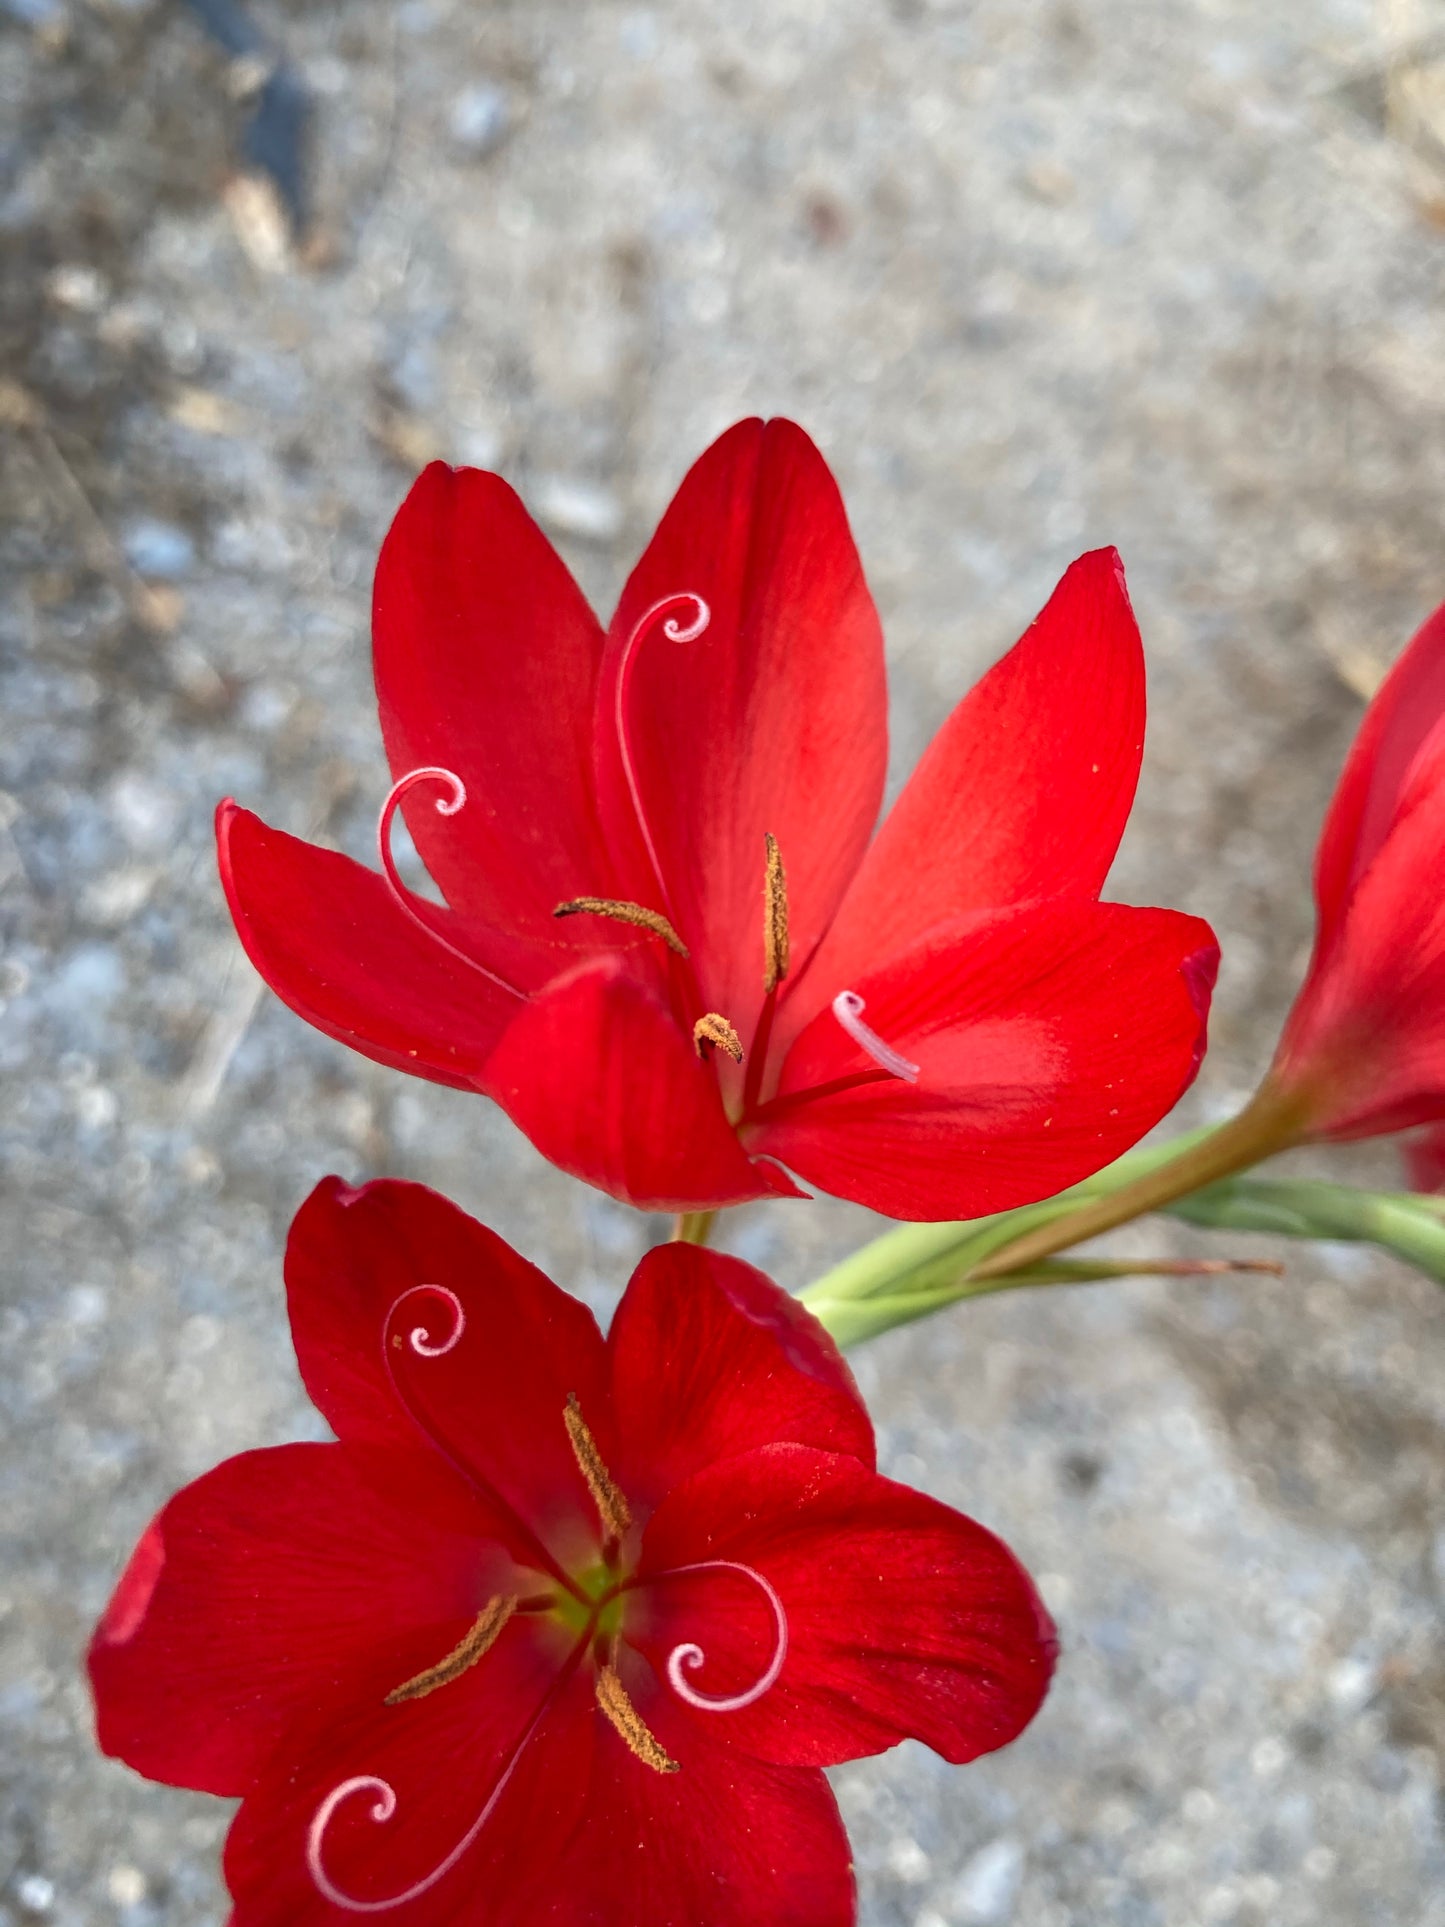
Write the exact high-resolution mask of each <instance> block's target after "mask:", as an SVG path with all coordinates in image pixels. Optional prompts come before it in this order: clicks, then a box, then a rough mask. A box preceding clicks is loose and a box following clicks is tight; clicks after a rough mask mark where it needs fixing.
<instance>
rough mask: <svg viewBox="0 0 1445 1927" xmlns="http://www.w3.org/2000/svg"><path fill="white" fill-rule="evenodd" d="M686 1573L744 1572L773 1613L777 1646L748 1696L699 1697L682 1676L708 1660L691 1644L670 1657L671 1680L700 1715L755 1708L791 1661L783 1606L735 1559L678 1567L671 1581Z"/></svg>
mask: <svg viewBox="0 0 1445 1927" xmlns="http://www.w3.org/2000/svg"><path fill="white" fill-rule="evenodd" d="M684 1572H740V1573H742V1574H743V1576H744V1578H747V1579H751V1580H752V1582H753V1584H754V1585H755V1586H761V1588H762V1590H763V1592H764V1594H765V1595H766V1598H767V1602H768V1604H769V1605H770V1606H771V1607H772V1609H773V1625H774V1627H775V1629H776V1632H777V1646H776V1648H775V1649H774V1652H773V1656H772V1658H771V1659H770V1660H769V1661H768V1666H767V1671H766V1672H765V1673H764V1674H763V1676H762V1678H761V1679H760V1680H758V1682H757V1683H756V1685H753V1686H749V1687H748V1688H747V1690H746V1691H745V1692H742V1693H727V1694H724V1695H723V1696H722V1697H720V1698H719V1697H717V1696H715V1695H713V1694H711V1693H699V1692H698V1690H697V1688H696V1687H694V1686H689V1685H688V1683H687V1681H686V1680H685V1679H684V1678H683V1676H682V1669H683V1667H684V1666H686V1667H688V1668H689V1669H690V1670H691V1671H692V1672H696V1671H697V1669H698V1667H699V1666H701V1665H702V1664H703V1663H704V1661H705V1658H706V1655H705V1654H704V1652H703V1650H702V1648H701V1646H698V1645H696V1644H695V1643H694V1642H693V1641H691V1640H688V1641H686V1642H685V1643H684V1644H683V1645H681V1646H674V1647H673V1649H672V1651H671V1652H670V1653H669V1654H668V1656H667V1677H668V1679H669V1681H670V1682H671V1684H672V1689H673V1691H674V1692H675V1693H676V1694H677V1696H678V1698H679V1699H682V1700H685V1701H686V1702H687V1704H688V1705H689V1706H695V1707H696V1708H697V1710H698V1711H699V1712H700V1713H737V1712H740V1711H741V1710H742V1708H743V1707H745V1706H751V1705H752V1704H753V1702H754V1700H760V1699H761V1698H762V1697H763V1694H764V1693H766V1692H767V1691H768V1689H769V1688H770V1687H771V1686H773V1685H775V1684H776V1682H777V1678H778V1675H779V1673H781V1672H782V1670H783V1661H784V1660H785V1659H786V1658H787V1657H788V1615H787V1614H786V1613H785V1612H784V1611H783V1602H782V1600H781V1599H779V1597H778V1595H777V1593H776V1592H775V1591H774V1590H773V1588H772V1586H771V1585H770V1584H769V1583H768V1581H767V1580H766V1579H764V1577H763V1575H762V1574H761V1573H760V1572H754V1571H753V1569H752V1567H751V1566H740V1565H738V1564H737V1563H736V1561H735V1560H732V1559H705V1560H703V1562H702V1563H701V1564H700V1565H696V1566H675V1567H674V1568H673V1570H672V1572H670V1573H669V1574H668V1577H669V1578H675V1577H677V1576H678V1575H679V1574H680V1573H684Z"/></svg>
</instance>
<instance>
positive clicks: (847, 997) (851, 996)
mask: <svg viewBox="0 0 1445 1927" xmlns="http://www.w3.org/2000/svg"><path fill="white" fill-rule="evenodd" d="M867 1008H868V1006H867V1005H866V1004H865V1003H864V1001H863V999H862V998H861V997H860V996H859V995H858V993H857V991H856V990H840V991H839V992H838V995H837V996H836V997H835V998H834V999H833V1015H834V1016H835V1017H836V1018H837V1019H838V1022H839V1023H840V1024H841V1025H842V1026H843V1028H844V1030H846V1031H847V1033H848V1035H849V1036H850V1037H851V1038H852V1039H853V1042H854V1043H855V1044H858V1045H860V1046H861V1047H862V1049H864V1050H866V1051H867V1053H868V1055H869V1056H870V1057H871V1058H872V1059H873V1062H874V1063H875V1064H881V1065H882V1066H883V1068H884V1070H885V1071H887V1072H889V1074H890V1075H891V1076H893V1077H901V1078H902V1079H903V1081H904V1082H905V1083H906V1084H916V1083H917V1082H918V1066H917V1065H916V1064H911V1063H910V1062H909V1061H908V1059H907V1058H906V1057H905V1056H904V1055H903V1054H902V1052H901V1051H896V1050H894V1048H893V1046H892V1045H891V1044H885V1043H884V1041H883V1039H882V1038H881V1037H880V1036H879V1035H878V1033H877V1031H876V1030H874V1028H873V1026H872V1025H871V1024H865V1023H864V1022H863V1012H864V1011H865V1010H866V1009H867Z"/></svg>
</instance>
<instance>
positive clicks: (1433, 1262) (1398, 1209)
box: [1168, 1178, 1445, 1283]
mask: <svg viewBox="0 0 1445 1927" xmlns="http://www.w3.org/2000/svg"><path fill="white" fill-rule="evenodd" d="M1442 1202H1445V1201H1442V1200H1441V1199H1439V1198H1429V1197H1420V1196H1418V1195H1417V1194H1416V1193H1414V1192H1410V1191H1361V1190H1357V1189H1356V1188H1355V1187H1354V1186H1352V1185H1344V1184H1326V1183H1324V1182H1322V1181H1321V1180H1319V1179H1315V1178H1295V1179H1276V1180H1269V1179H1259V1178H1234V1179H1230V1180H1227V1181H1226V1182H1224V1183H1222V1184H1216V1185H1212V1186H1211V1187H1210V1188H1209V1189H1208V1190H1205V1191H1201V1192H1199V1193H1198V1194H1197V1195H1196V1196H1194V1197H1189V1198H1180V1199H1178V1200H1176V1202H1175V1203H1174V1204H1172V1205H1170V1206H1169V1207H1168V1209H1169V1212H1170V1215H1171V1216H1173V1217H1176V1218H1182V1219H1183V1220H1184V1222H1185V1223H1186V1224H1196V1225H1204V1226H1206V1227H1207V1228H1208V1229H1210V1230H1212V1231H1266V1232H1272V1233H1273V1234H1275V1235H1276V1236H1279V1237H1286V1238H1331V1239H1341V1240H1343V1241H1346V1242H1348V1243H1354V1244H1374V1245H1379V1246H1380V1247H1381V1249H1382V1250H1385V1251H1392V1252H1394V1253H1395V1255H1396V1256H1397V1257H1399V1258H1403V1259H1404V1260H1405V1261H1406V1263H1407V1264H1411V1265H1414V1266H1415V1268H1416V1269H1417V1270H1418V1271H1423V1272H1424V1273H1425V1275H1426V1276H1427V1277H1429V1278H1434V1279H1437V1280H1439V1281H1440V1282H1442V1283H1445V1212H1442V1209H1441V1206H1442Z"/></svg>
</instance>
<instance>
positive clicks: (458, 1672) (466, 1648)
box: [383, 1593, 517, 1706]
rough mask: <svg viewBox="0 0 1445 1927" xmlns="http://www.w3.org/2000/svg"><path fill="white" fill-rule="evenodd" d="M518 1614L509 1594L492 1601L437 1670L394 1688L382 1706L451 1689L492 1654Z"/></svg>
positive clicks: (435, 1668) (437, 1664)
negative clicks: (506, 1626)
mask: <svg viewBox="0 0 1445 1927" xmlns="http://www.w3.org/2000/svg"><path fill="white" fill-rule="evenodd" d="M516 1610H517V1601H516V1600H515V1599H513V1598H510V1597H508V1596H507V1595H506V1594H501V1593H499V1594H498V1595H497V1597H496V1598H495V1599H489V1600H488V1601H487V1603H486V1605H485V1606H483V1608H482V1610H481V1611H480V1612H479V1613H478V1614H477V1616H476V1618H475V1619H474V1620H473V1621H472V1623H471V1625H470V1626H469V1627H468V1628H467V1630H466V1632H465V1633H464V1634H463V1635H462V1637H461V1638H460V1639H459V1640H458V1641H457V1643H456V1645H455V1646H453V1648H452V1649H451V1651H450V1652H449V1653H448V1654H447V1655H446V1656H445V1658H443V1659H439V1660H438V1661H437V1663H436V1665H435V1666H428V1667H427V1669H426V1671H425V1672H424V1673H418V1674H417V1675H416V1677H415V1679H408V1680H404V1681H403V1682H402V1684H401V1685H400V1686H393V1688H392V1689H391V1691H390V1692H389V1693H388V1694H387V1696H386V1699H385V1701H384V1702H383V1703H384V1704H385V1705H387V1706H400V1705H402V1703H403V1702H404V1701H406V1700H420V1699H425V1698H426V1696H427V1694H428V1693H434V1692H435V1691H436V1690H437V1688H438V1687H439V1686H449V1685H450V1684H451V1682H452V1681H453V1680H454V1679H460V1677H461V1676H462V1674H463V1673H464V1672H466V1670H467V1668H468V1667H469V1666H475V1665H476V1663H477V1661H478V1660H479V1659H480V1658H481V1657H482V1656H483V1654H485V1653H489V1652H490V1651H491V1650H492V1648H493V1646H495V1645H496V1643H497V1640H498V1638H499V1636H500V1634H501V1631H502V1628H503V1627H504V1626H505V1625H506V1623H507V1621H508V1620H509V1619H510V1618H511V1617H512V1614H513V1613H514V1612H515V1611H516Z"/></svg>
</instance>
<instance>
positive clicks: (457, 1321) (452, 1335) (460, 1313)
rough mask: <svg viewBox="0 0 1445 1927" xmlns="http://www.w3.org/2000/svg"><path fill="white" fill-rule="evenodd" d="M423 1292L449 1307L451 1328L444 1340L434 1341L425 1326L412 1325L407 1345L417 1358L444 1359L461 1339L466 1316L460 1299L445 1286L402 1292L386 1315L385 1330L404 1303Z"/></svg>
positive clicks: (415, 1287) (417, 1287)
mask: <svg viewBox="0 0 1445 1927" xmlns="http://www.w3.org/2000/svg"><path fill="white" fill-rule="evenodd" d="M423 1291H428V1292H430V1293H431V1294H432V1295H433V1296H434V1297H436V1298H440V1299H442V1300H444V1301H445V1303H446V1304H447V1305H448V1306H449V1307H450V1310H451V1314H452V1328H451V1330H450V1332H448V1334H447V1336H446V1337H445V1338H442V1339H438V1340H435V1341H434V1340H433V1338H432V1335H431V1332H430V1330H429V1329H428V1328H427V1326H425V1325H413V1326H412V1328H411V1331H410V1333H409V1334H408V1343H409V1344H410V1346H411V1348H412V1350H413V1351H414V1352H415V1353H416V1354H417V1356H418V1358H444V1357H445V1356H446V1354H447V1353H448V1352H449V1351H451V1350H452V1349H453V1348H454V1347H455V1346H456V1345H457V1343H458V1341H459V1340H460V1338H461V1335H462V1333H463V1332H464V1331H465V1330H466V1328H467V1314H466V1312H465V1311H464V1310H463V1309H462V1301H461V1299H460V1298H458V1296H457V1294H456V1293H455V1292H454V1291H451V1290H449V1289H448V1288H447V1286H445V1285H412V1286H410V1287H409V1289H408V1290H406V1291H404V1292H403V1293H402V1294H401V1296H400V1298H398V1299H397V1300H396V1302H395V1304H394V1305H393V1306H392V1308H391V1310H390V1311H389V1312H388V1313H387V1314H386V1324H387V1329H388V1330H390V1328H391V1321H392V1319H393V1318H395V1317H396V1314H397V1313H398V1312H399V1311H400V1310H401V1308H402V1306H403V1305H404V1304H405V1303H406V1301H407V1299H408V1298H415V1297H416V1296H417V1294H418V1293H419V1292H423Z"/></svg>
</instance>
